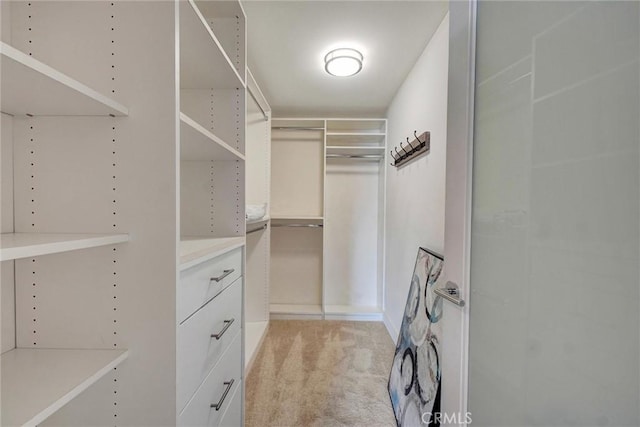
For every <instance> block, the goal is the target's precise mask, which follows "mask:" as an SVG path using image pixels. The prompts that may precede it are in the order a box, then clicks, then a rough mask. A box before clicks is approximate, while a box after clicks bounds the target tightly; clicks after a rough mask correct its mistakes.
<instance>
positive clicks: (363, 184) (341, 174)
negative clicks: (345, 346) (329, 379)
mask: <svg viewBox="0 0 640 427" xmlns="http://www.w3.org/2000/svg"><path fill="white" fill-rule="evenodd" d="M326 124H327V131H326V156H327V167H326V175H325V200H326V205H325V231H324V233H325V239H324V277H325V280H324V286H323V292H324V297H323V300H324V306H323V311H324V316H325V318H326V319H350V320H378V321H379V320H382V310H383V306H382V301H383V277H384V274H383V265H384V262H383V259H384V205H385V185H384V183H385V179H384V178H385V177H384V173H385V168H384V165H383V163H382V161H383V160H384V157H385V156H384V153H385V146H386V120H385V119H375V118H374V119H349V118H344V119H343V118H340V119H327V121H326Z"/></svg>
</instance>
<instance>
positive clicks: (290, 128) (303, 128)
mask: <svg viewBox="0 0 640 427" xmlns="http://www.w3.org/2000/svg"><path fill="white" fill-rule="evenodd" d="M271 129H275V130H322V131H323V130H324V128H323V127H321V128H311V127H308V128H306V127H288V126H275V127H272V128H271Z"/></svg>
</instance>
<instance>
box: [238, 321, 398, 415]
mask: <svg viewBox="0 0 640 427" xmlns="http://www.w3.org/2000/svg"><path fill="white" fill-rule="evenodd" d="M394 350H395V343H394V342H393V341H392V340H391V338H390V337H389V334H388V333H387V331H386V329H385V327H384V325H383V324H382V323H379V322H345V321H327V320H324V321H313V320H302V321H299V320H275V321H274V320H272V321H271V322H270V326H269V331H268V332H267V336H266V338H265V341H264V344H263V346H262V348H261V349H260V351H259V353H258V355H257V357H256V360H255V362H254V364H253V367H252V369H251V371H250V372H249V375H248V377H247V382H246V406H245V410H246V412H245V425H246V426H247V427H267V426H273V427H290V426H304V427H306V426H318V427H320V426H322V427H328V426H363V427H364V426H367V427H369V426H395V418H394V416H393V410H392V409H391V403H390V401H389V395H388V393H387V381H388V379H389V369H390V368H391V363H392V361H393V353H394Z"/></svg>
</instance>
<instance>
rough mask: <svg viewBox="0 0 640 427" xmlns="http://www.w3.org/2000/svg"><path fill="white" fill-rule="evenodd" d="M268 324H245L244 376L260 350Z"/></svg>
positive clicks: (265, 322) (266, 322)
mask: <svg viewBox="0 0 640 427" xmlns="http://www.w3.org/2000/svg"><path fill="white" fill-rule="evenodd" d="M268 327H269V322H268V321H264V322H245V329H244V368H245V374H247V373H248V371H249V369H251V365H253V361H254V360H255V358H256V355H257V354H258V350H260V346H261V345H262V341H263V340H264V337H265V335H266V334H267V328H268Z"/></svg>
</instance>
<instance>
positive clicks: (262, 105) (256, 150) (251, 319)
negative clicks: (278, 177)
mask: <svg viewBox="0 0 640 427" xmlns="http://www.w3.org/2000/svg"><path fill="white" fill-rule="evenodd" d="M247 94H248V95H249V96H248V97H247V204H248V205H249V204H254V205H267V208H266V212H267V214H266V215H265V217H263V218H262V219H260V220H256V221H247V266H246V283H245V326H246V332H245V368H246V369H247V370H249V369H251V365H252V363H253V360H254V358H255V356H256V353H257V352H258V349H259V348H260V345H261V343H262V340H263V339H264V336H265V335H266V332H267V328H268V327H269V271H270V268H269V267H270V265H269V264H270V262H271V261H270V259H271V258H270V256H269V255H270V245H271V243H270V241H271V228H270V219H269V214H268V212H269V211H268V205H269V198H270V183H271V176H270V175H271V169H270V168H271V160H270V158H271V108H270V107H269V103H268V102H267V100H266V99H265V97H264V95H263V94H262V91H261V90H260V87H259V86H258V84H257V83H256V81H255V79H254V78H253V76H252V74H251V72H250V71H249V70H247Z"/></svg>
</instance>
